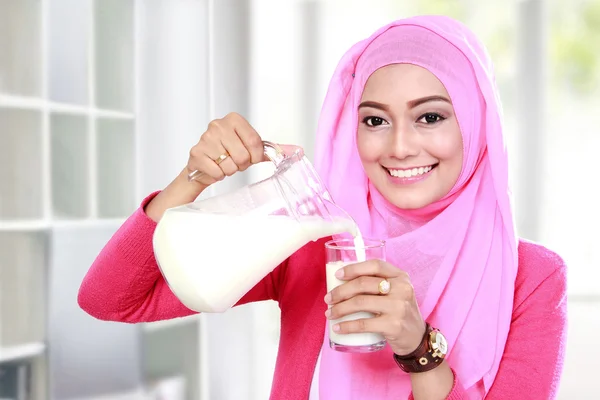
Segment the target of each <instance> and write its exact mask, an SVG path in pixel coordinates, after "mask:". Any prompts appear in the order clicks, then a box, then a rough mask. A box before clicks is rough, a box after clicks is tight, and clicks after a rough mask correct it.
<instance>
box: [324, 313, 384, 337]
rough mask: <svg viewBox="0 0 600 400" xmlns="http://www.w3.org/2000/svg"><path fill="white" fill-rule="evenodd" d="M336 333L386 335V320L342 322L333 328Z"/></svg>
mask: <svg viewBox="0 0 600 400" xmlns="http://www.w3.org/2000/svg"><path fill="white" fill-rule="evenodd" d="M331 328H332V329H333V331H334V332H336V333H342V334H347V333H365V332H369V333H379V334H385V318H384V317H381V316H379V317H372V318H360V319H355V320H352V321H342V322H339V323H335V324H333V325H332V326H331Z"/></svg>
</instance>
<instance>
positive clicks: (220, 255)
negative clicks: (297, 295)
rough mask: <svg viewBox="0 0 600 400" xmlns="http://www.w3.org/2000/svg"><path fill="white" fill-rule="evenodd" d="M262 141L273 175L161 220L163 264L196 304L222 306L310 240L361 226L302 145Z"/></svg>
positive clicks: (157, 244)
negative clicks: (291, 147)
mask: <svg viewBox="0 0 600 400" xmlns="http://www.w3.org/2000/svg"><path fill="white" fill-rule="evenodd" d="M264 149H265V155H266V156H267V157H268V158H269V159H270V160H271V161H272V162H273V164H274V165H275V172H274V173H273V175H272V176H271V177H269V178H267V179H264V180H262V181H259V182H256V183H253V184H250V185H248V186H245V187H242V188H240V189H238V190H235V191H233V192H230V193H226V194H222V195H218V196H214V197H211V198H208V199H203V200H197V201H194V202H192V203H188V204H185V205H183V206H179V207H174V208H171V209H168V210H167V211H165V213H164V215H163V217H162V218H161V220H160V222H159V223H158V226H157V227H156V231H155V233H154V238H153V245H154V253H155V256H156V260H157V263H158V265H159V268H160V270H161V272H162V274H163V276H164V278H165V280H166V281H167V283H168V285H169V287H170V288H171V290H172V291H173V293H174V294H175V295H176V296H177V297H178V298H179V299H180V300H181V302H182V303H183V304H184V305H185V306H186V307H188V308H190V309H192V310H195V311H199V312H224V311H226V310H227V309H229V308H231V307H233V306H234V305H235V304H236V303H237V302H238V301H239V300H240V299H241V298H242V297H243V296H244V295H245V294H246V293H247V292H248V291H249V290H250V289H252V287H254V286H255V285H256V284H257V283H258V282H260V280H261V279H262V278H264V277H265V276H266V275H267V274H269V273H270V272H271V271H273V270H274V269H275V268H276V267H277V266H278V265H279V264H281V263H282V262H283V261H284V260H285V259H286V258H288V257H289V256H290V255H292V254H293V253H294V252H295V251H296V250H298V249H299V248H301V247H302V246H304V245H305V244H306V243H308V242H309V241H314V240H318V239H320V238H322V237H326V236H331V235H334V234H339V233H345V232H347V233H350V234H351V235H353V236H355V235H356V234H357V228H356V224H355V223H354V221H353V220H352V219H351V218H350V217H349V216H348V215H347V214H346V213H345V211H344V210H342V209H341V208H339V207H338V206H336V205H335V204H334V203H333V201H332V200H331V196H330V195H329V193H328V192H327V189H326V188H325V187H324V185H323V183H322V182H321V180H320V178H319V177H318V175H317V173H316V172H315V170H314V168H313V166H312V164H311V163H310V161H309V160H308V158H307V157H306V156H305V155H304V152H303V150H302V149H300V148H298V149H297V150H296V151H295V152H293V153H292V154H284V153H283V151H282V150H281V148H280V147H279V146H277V145H276V144H273V143H270V142H264ZM197 176H198V172H196V171H195V172H193V173H192V174H191V175H190V179H194V178H195V177H197Z"/></svg>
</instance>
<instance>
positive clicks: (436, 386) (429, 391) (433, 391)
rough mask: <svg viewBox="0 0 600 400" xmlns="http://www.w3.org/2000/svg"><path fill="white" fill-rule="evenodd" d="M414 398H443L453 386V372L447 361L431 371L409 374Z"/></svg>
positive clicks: (416, 399)
mask: <svg viewBox="0 0 600 400" xmlns="http://www.w3.org/2000/svg"><path fill="white" fill-rule="evenodd" d="M410 383H411V385H412V394H413V397H414V399H415V400H444V399H446V398H447V397H448V395H449V394H450V392H451V391H452V388H453V386H454V374H453V373H452V369H450V366H449V365H448V363H447V362H443V363H442V364H441V365H440V366H439V367H437V368H434V369H432V370H431V371H427V372H421V373H416V374H410Z"/></svg>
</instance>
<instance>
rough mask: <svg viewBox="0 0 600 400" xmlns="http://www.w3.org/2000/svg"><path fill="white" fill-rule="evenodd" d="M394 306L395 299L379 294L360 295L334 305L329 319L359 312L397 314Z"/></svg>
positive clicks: (328, 316) (330, 310)
mask: <svg viewBox="0 0 600 400" xmlns="http://www.w3.org/2000/svg"><path fill="white" fill-rule="evenodd" d="M396 311H397V310H395V308H394V299H393V298H392V297H387V296H378V295H358V296H355V297H352V298H351V299H348V300H345V301H342V302H341V303H338V304H335V305H333V306H332V307H331V308H330V309H329V312H328V313H327V318H328V319H339V318H342V317H345V316H347V315H350V314H354V313H357V312H370V313H371V314H376V315H379V314H391V313H394V314H397V312H396Z"/></svg>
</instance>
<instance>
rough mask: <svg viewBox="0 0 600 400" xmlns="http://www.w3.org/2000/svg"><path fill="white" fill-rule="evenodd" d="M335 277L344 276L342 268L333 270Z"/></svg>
mask: <svg viewBox="0 0 600 400" xmlns="http://www.w3.org/2000/svg"><path fill="white" fill-rule="evenodd" d="M335 277H336V278H338V279H340V278H343V277H344V268H340V269H338V270H337V271H335Z"/></svg>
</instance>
